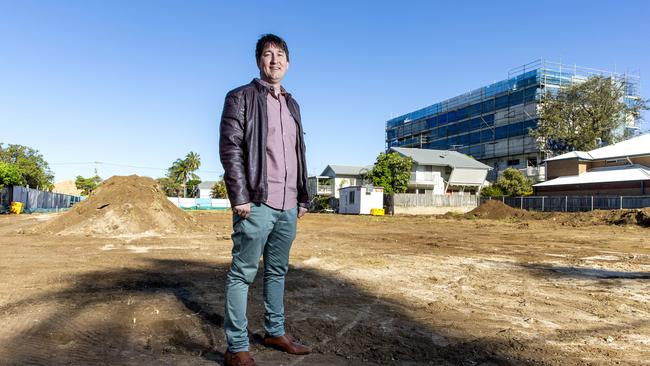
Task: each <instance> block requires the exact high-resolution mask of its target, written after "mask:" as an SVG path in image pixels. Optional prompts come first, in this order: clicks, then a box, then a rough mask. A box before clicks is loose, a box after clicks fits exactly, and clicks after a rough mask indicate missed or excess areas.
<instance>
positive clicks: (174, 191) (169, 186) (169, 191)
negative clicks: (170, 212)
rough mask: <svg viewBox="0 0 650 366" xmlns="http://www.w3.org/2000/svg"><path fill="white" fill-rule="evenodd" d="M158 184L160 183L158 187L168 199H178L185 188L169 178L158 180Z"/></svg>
mask: <svg viewBox="0 0 650 366" xmlns="http://www.w3.org/2000/svg"><path fill="white" fill-rule="evenodd" d="M156 182H158V186H160V189H161V190H162V191H163V192H164V193H165V195H166V196H168V197H178V196H180V195H181V192H183V186H182V185H181V184H180V183H177V182H175V181H173V180H171V179H170V178H169V177H163V178H158V179H156Z"/></svg>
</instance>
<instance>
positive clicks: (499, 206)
mask: <svg viewBox="0 0 650 366" xmlns="http://www.w3.org/2000/svg"><path fill="white" fill-rule="evenodd" d="M529 216H530V213H529V212H528V211H526V210H520V209H518V208H513V207H510V206H508V205H506V204H504V203H503V202H501V201H498V200H490V201H486V202H484V203H482V204H481V205H480V206H478V207H477V208H475V209H473V210H472V211H470V212H468V213H467V214H466V217H470V218H480V219H492V220H502V219H508V218H513V217H515V218H525V217H529Z"/></svg>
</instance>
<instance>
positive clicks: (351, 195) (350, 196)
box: [348, 191, 355, 203]
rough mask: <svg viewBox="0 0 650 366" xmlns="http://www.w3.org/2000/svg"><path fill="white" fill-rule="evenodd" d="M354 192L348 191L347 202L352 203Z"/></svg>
mask: <svg viewBox="0 0 650 366" xmlns="http://www.w3.org/2000/svg"><path fill="white" fill-rule="evenodd" d="M354 194H355V192H354V191H350V193H349V194H348V203H354Z"/></svg>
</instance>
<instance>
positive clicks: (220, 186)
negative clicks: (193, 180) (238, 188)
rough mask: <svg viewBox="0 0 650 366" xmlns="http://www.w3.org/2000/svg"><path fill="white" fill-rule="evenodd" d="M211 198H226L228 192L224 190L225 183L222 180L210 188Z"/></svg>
mask: <svg viewBox="0 0 650 366" xmlns="http://www.w3.org/2000/svg"><path fill="white" fill-rule="evenodd" d="M210 196H211V197H212V198H228V191H227V190H226V183H225V182H224V181H223V179H220V180H218V181H216V182H214V185H213V186H212V192H211V193H210Z"/></svg>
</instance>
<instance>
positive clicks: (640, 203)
mask: <svg viewBox="0 0 650 366" xmlns="http://www.w3.org/2000/svg"><path fill="white" fill-rule="evenodd" d="M489 200H499V201H501V202H503V203H505V204H506V205H508V206H511V207H515V208H520V209H524V210H532V211H548V212H551V211H552V212H557V211H560V212H581V211H593V210H620V209H633V208H644V207H650V196H534V197H533V196H529V197H487V198H480V203H483V202H485V201H489Z"/></svg>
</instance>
